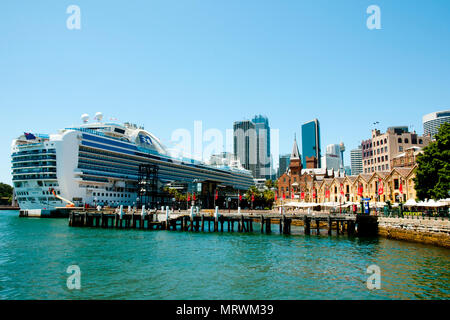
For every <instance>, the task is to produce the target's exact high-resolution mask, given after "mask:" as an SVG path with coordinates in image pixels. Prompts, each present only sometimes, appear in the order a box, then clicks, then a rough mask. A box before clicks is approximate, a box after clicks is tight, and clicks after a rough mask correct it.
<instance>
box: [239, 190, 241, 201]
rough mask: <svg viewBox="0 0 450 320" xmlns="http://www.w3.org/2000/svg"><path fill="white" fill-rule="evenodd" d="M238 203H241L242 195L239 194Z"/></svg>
mask: <svg viewBox="0 0 450 320" xmlns="http://www.w3.org/2000/svg"><path fill="white" fill-rule="evenodd" d="M239 201H242V194H241V193H240V192H239Z"/></svg>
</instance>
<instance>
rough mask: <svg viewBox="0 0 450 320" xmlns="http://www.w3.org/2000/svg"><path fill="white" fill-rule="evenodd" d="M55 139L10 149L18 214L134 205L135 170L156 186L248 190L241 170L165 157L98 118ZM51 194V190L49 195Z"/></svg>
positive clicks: (22, 141)
mask: <svg viewBox="0 0 450 320" xmlns="http://www.w3.org/2000/svg"><path fill="white" fill-rule="evenodd" d="M82 119H83V122H84V123H83V124H82V125H80V126H78V127H71V128H66V129H62V130H60V131H59V132H58V133H56V134H50V135H40V134H32V133H25V134H24V135H22V136H20V137H19V138H17V139H15V140H14V141H13V143H12V176H13V178H12V179H13V185H14V189H15V193H16V196H17V200H18V203H19V206H20V208H21V209H45V210H52V209H55V208H58V207H63V206H64V205H65V203H64V202H62V201H61V200H59V199H58V198H57V197H55V196H54V195H53V194H52V191H53V190H54V192H55V194H56V195H58V196H60V197H61V198H63V199H69V200H70V201H71V202H73V203H74V204H75V205H76V206H86V205H89V206H96V205H98V204H101V205H109V206H118V205H124V206H129V205H130V206H132V205H134V204H135V203H136V201H138V200H139V193H138V185H137V184H138V179H139V167H140V165H141V166H142V165H150V166H155V167H156V168H157V171H158V177H157V178H158V183H159V184H160V185H161V186H162V185H164V184H166V183H173V182H176V183H186V184H193V183H198V182H199V181H201V182H210V183H216V184H221V185H222V186H227V187H230V188H233V189H236V190H247V189H248V188H249V187H250V186H251V185H253V177H252V176H251V173H250V172H249V171H247V170H244V169H237V168H229V167H227V168H226V167H223V168H220V167H217V166H211V165H207V164H205V163H202V162H199V161H195V160H191V159H177V158H173V157H171V156H170V155H169V154H168V152H167V150H166V148H165V147H164V146H163V144H162V143H161V142H160V140H159V139H158V138H157V137H156V136H155V135H153V134H152V133H150V132H148V131H146V130H144V128H142V127H138V126H136V125H133V124H130V123H125V124H117V123H104V122H103V121H102V115H101V114H100V113H98V114H97V115H96V121H95V122H93V123H88V121H87V115H84V116H83V117H82ZM52 189H53V190H52Z"/></svg>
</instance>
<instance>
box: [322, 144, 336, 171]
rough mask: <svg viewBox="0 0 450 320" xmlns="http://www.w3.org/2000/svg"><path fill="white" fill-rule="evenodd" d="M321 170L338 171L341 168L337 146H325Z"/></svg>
mask: <svg viewBox="0 0 450 320" xmlns="http://www.w3.org/2000/svg"><path fill="white" fill-rule="evenodd" d="M321 162H322V163H321V165H322V168H326V169H334V171H339V169H340V168H341V156H340V147H339V145H338V144H329V145H327V148H326V152H325V155H324V156H322V158H321Z"/></svg>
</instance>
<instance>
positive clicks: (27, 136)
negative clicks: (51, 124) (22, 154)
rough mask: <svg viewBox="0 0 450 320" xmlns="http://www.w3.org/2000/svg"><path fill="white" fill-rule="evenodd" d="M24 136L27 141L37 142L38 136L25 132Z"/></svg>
mask: <svg viewBox="0 0 450 320" xmlns="http://www.w3.org/2000/svg"><path fill="white" fill-rule="evenodd" d="M24 134H25V138H26V139H27V140H36V136H35V135H34V134H32V133H29V132H24Z"/></svg>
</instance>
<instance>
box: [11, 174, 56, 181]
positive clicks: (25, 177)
mask: <svg viewBox="0 0 450 320" xmlns="http://www.w3.org/2000/svg"><path fill="white" fill-rule="evenodd" d="M36 179H56V174H42V175H16V176H14V177H13V180H36Z"/></svg>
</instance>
